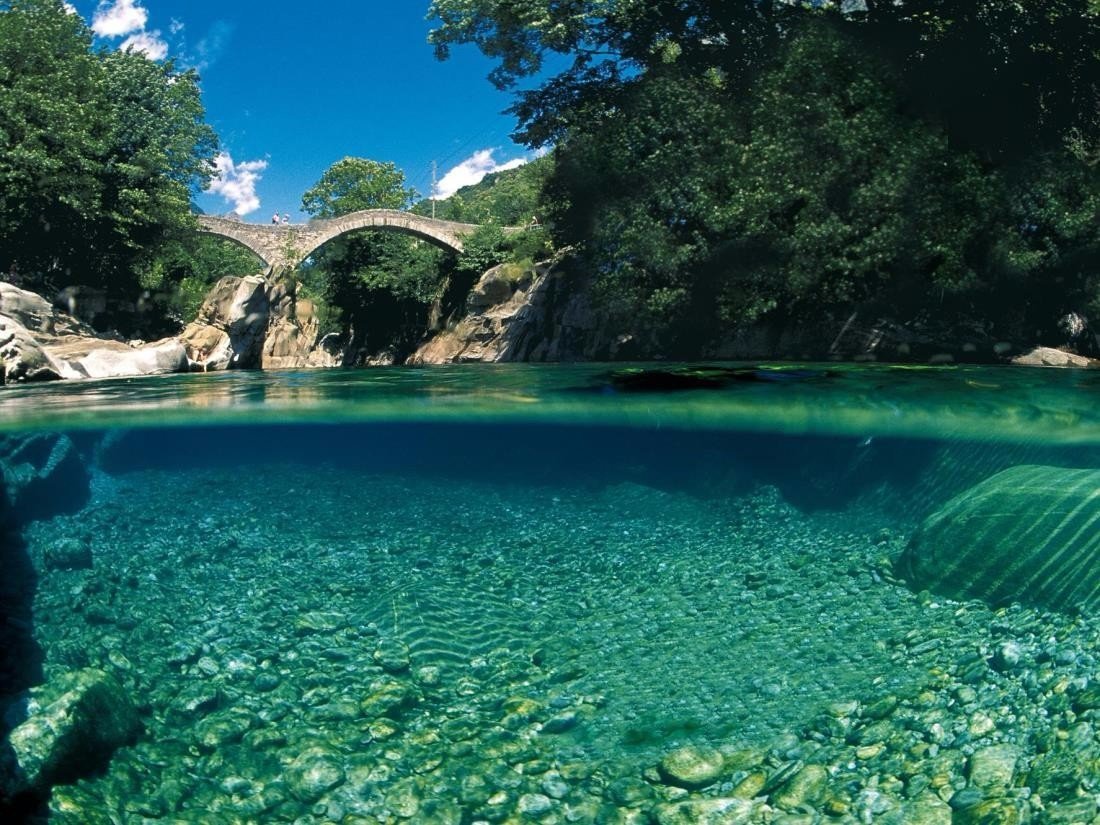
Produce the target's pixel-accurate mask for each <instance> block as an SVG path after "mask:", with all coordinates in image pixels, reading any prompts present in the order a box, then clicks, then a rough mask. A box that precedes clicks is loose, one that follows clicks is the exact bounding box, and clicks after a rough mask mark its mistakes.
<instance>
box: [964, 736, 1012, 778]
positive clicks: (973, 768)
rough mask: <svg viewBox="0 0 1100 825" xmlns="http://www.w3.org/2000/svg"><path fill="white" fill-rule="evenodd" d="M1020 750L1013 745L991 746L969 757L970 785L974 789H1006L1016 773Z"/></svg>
mask: <svg viewBox="0 0 1100 825" xmlns="http://www.w3.org/2000/svg"><path fill="white" fill-rule="evenodd" d="M1019 759H1020V750H1019V748H1017V747H1016V746H1015V745H1007V744H1005V745H991V746H990V747H988V748H982V749H981V750H979V751H975V752H974V755H973V756H971V757H970V765H969V776H970V784H971V785H973V786H974V787H976V788H983V789H992V788H1007V787H1008V786H1009V785H1011V784H1012V778H1013V776H1014V775H1015V773H1016V763H1017V762H1018V761H1019Z"/></svg>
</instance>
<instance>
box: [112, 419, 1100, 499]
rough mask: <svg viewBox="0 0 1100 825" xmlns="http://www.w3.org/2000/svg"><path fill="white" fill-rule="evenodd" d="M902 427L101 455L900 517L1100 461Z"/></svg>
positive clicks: (259, 443)
mask: <svg viewBox="0 0 1100 825" xmlns="http://www.w3.org/2000/svg"><path fill="white" fill-rule="evenodd" d="M1082 452H1083V451H1082V450H1081V449H1080V448H1077V449H1075V450H1072V451H1070V450H1066V449H1064V448H1061V449H1060V448H1050V447H1044V446H1042V445H1034V446H1029V445H1015V444H1014V445H990V444H982V443H977V442H955V443H947V442H942V441H936V440H922V439H901V438H875V439H871V438H863V439H860V438H851V437H837V436H808V435H777V434H766V435H762V434H759V433H749V432H714V431H687V430H666V429H652V430H644V429H639V428H621V427H606V426H577V425H571V426H547V425H525V424H500V423H488V424H485V423H482V424H477V423H470V424H424V423H409V424H370V425H355V424H317V425H311V426H303V425H297V426H289V425H260V426H253V427H242V426H217V427H199V428H171V429H138V430H131V431H125V432H118V433H116V434H114V436H113V437H112V438H110V439H108V440H107V442H106V444H105V446H104V448H103V449H102V451H101V454H100V466H101V468H102V469H103V470H104V471H106V472H108V473H112V474H117V473H125V472H128V471H134V470H144V469H169V470H179V469H189V468H210V467H217V466H222V467H224V466H230V467H238V468H240V469H241V470H242V471H244V472H247V471H248V468H249V467H250V466H255V467H259V466H261V465H265V464H267V465H271V464H283V463H286V464H302V465H305V466H317V465H328V466H333V467H338V468H341V469H350V470H355V471H362V472H369V473H394V474H407V475H418V476H435V477H443V478H454V479H457V480H466V481H491V482H493V483H507V484H511V485H515V486H520V487H539V486H548V487H555V486H571V487H587V486H590V487H593V488H599V487H602V486H606V485H614V484H619V483H622V482H631V483H636V484H642V485H646V486H649V487H653V488H656V489H660V490H664V491H666V492H682V493H687V494H690V495H693V496H698V497H701V498H709V497H714V498H730V497H735V496H738V495H740V494H742V493H744V492H746V491H748V490H750V489H752V488H753V487H756V486H759V485H771V486H774V487H776V488H777V489H778V490H779V491H780V493H781V494H782V495H783V497H784V498H785V499H786V500H787V501H788V502H789V503H791V504H792V505H794V506H795V507H797V508H799V509H800V510H802V511H804V512H812V511H818V510H841V509H844V508H846V507H849V506H851V505H853V504H854V503H857V502H859V501H861V500H866V499H867V498H868V497H875V496H877V497H879V498H880V499H882V500H883V503H884V504H883V506H889V507H890V508H891V509H892V510H894V511H895V512H897V514H898V515H902V516H910V517H920V516H923V515H924V514H926V513H927V512H928V510H929V509H930V508H933V507H936V506H938V505H939V504H942V503H943V501H945V500H946V499H948V498H950V497H951V496H953V495H955V494H957V493H959V492H961V491H962V490H964V489H966V488H967V487H969V486H972V485H973V484H976V483H977V482H979V481H981V480H982V479H984V478H986V477H988V476H989V475H992V474H993V473H995V472H997V471H999V470H1001V469H1004V468H1005V467H1009V466H1012V465H1014V464H1021V463H1048V464H1057V465H1064V466H1079V465H1080V462H1081V461H1082V460H1085V459H1087V460H1089V461H1093V462H1094V463H1100V454H1097V455H1093V454H1092V453H1096V452H1097V451H1096V450H1087V451H1085V452H1089V453H1090V455H1088V456H1083V455H1082Z"/></svg>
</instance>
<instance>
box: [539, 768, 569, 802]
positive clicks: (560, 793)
mask: <svg viewBox="0 0 1100 825" xmlns="http://www.w3.org/2000/svg"><path fill="white" fill-rule="evenodd" d="M542 790H543V793H545V794H546V795H547V796H549V797H552V798H553V799H564V798H565V797H566V796H568V795H569V784H568V783H567V782H566V781H565V780H563V779H562V778H561V774H559V773H554V772H551V773H548V774H546V775H545V776H543V778H542Z"/></svg>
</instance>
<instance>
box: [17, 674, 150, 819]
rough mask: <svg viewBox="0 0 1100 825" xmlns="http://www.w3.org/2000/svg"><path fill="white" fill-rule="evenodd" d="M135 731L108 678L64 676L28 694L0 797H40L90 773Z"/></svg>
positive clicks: (133, 716) (125, 702) (122, 695)
mask: <svg viewBox="0 0 1100 825" xmlns="http://www.w3.org/2000/svg"><path fill="white" fill-rule="evenodd" d="M140 732H141V720H140V719H139V718H138V713H137V709H136V708H135V707H134V703H133V702H132V701H131V700H130V697H129V696H127V695H126V692H125V691H124V690H123V689H122V686H121V685H120V684H119V683H118V681H117V680H116V679H115V678H114V677H113V676H111V675H109V674H107V673H105V672H103V671H102V670H96V669H94V668H88V669H85V670H78V671H75V672H72V673H67V674H65V675H63V676H62V677H60V678H59V679H57V680H56V681H55V682H52V683H47V684H46V685H43V686H42V687H40V688H35V689H34V690H33V691H32V692H31V699H30V701H29V703H28V706H27V718H26V719H25V720H24V721H23V722H22V723H21V724H19V725H17V726H16V727H15V729H14V730H12V732H11V734H10V736H9V737H8V746H9V748H10V749H7V750H6V752H5V753H4V755H3V762H4V763H5V764H3V766H2V771H0V797H7V798H9V799H10V798H13V797H16V796H20V795H23V794H33V795H36V796H41V795H45V794H46V793H48V791H49V789H50V788H51V787H52V786H53V785H57V784H62V783H67V782H74V781H75V780H77V779H79V778H81V777H83V776H87V775H89V774H93V773H95V772H96V771H97V770H100V769H102V768H103V767H104V766H105V765H106V763H107V762H108V761H109V760H110V758H111V755H112V754H113V753H114V752H115V750H117V749H118V748H120V747H123V746H124V745H128V744H130V743H132V742H133V741H134V740H135V739H136V737H137V735H138V734H139V733H140Z"/></svg>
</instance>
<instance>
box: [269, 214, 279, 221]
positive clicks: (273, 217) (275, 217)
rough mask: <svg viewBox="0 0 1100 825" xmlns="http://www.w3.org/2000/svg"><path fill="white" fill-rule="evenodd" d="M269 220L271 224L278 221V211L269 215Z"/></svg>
mask: <svg viewBox="0 0 1100 825" xmlns="http://www.w3.org/2000/svg"><path fill="white" fill-rule="evenodd" d="M271 222H272V223H273V224H277V223H279V213H278V212H276V213H275V214H274V215H272V216H271Z"/></svg>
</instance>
